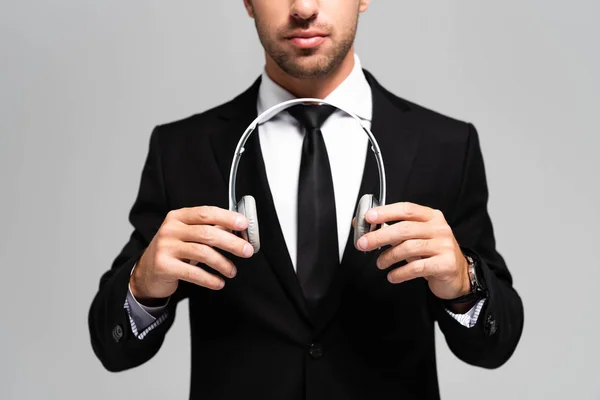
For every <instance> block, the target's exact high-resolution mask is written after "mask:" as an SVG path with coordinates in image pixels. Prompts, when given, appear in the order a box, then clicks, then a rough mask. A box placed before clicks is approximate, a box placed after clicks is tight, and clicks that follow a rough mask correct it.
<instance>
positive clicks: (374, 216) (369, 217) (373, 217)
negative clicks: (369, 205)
mask: <svg viewBox="0 0 600 400" xmlns="http://www.w3.org/2000/svg"><path fill="white" fill-rule="evenodd" d="M377 215H378V213H377V210H369V211H367V214H366V215H365V218H366V219H367V221H368V222H372V221H375V220H376V219H377Z"/></svg>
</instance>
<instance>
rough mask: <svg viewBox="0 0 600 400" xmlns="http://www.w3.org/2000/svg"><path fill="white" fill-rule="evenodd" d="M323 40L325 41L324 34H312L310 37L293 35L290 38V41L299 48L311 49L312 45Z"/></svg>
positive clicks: (315, 45) (318, 43)
mask: <svg viewBox="0 0 600 400" xmlns="http://www.w3.org/2000/svg"><path fill="white" fill-rule="evenodd" d="M323 41H325V36H313V37H310V38H300V37H295V38H291V39H290V42H292V43H293V44H294V45H295V46H296V47H299V48H301V49H311V48H313V47H317V46H318V45H320V44H321V43H323Z"/></svg>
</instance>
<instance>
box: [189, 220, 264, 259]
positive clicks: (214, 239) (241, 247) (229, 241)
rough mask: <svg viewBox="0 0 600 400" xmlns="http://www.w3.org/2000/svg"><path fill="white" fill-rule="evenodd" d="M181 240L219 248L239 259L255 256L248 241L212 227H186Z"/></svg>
mask: <svg viewBox="0 0 600 400" xmlns="http://www.w3.org/2000/svg"><path fill="white" fill-rule="evenodd" d="M181 240H183V241H184V242H195V243H202V244H205V245H208V246H211V247H217V248H219V249H221V250H225V251H227V252H229V253H231V254H234V255H236V256H238V257H244V258H248V257H251V256H252V255H253V254H254V249H253V247H252V245H250V243H248V242H247V241H246V240H244V239H242V238H240V237H238V236H236V235H234V234H233V233H231V232H228V231H225V230H223V229H219V228H217V227H214V226H211V225H186V226H185V227H184V228H183V233H182V234H181Z"/></svg>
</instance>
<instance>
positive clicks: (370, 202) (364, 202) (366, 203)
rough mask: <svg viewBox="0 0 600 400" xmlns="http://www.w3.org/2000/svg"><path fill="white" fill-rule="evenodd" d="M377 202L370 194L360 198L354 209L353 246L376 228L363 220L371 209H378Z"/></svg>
mask: <svg viewBox="0 0 600 400" xmlns="http://www.w3.org/2000/svg"><path fill="white" fill-rule="evenodd" d="M378 206H379V201H377V199H376V198H375V196H373V195H372V194H365V195H363V196H362V197H361V198H360V201H359V202H358V207H357V208H356V215H355V217H356V221H355V224H356V225H355V228H354V245H355V246H356V242H358V239H360V238H361V237H362V236H363V235H364V234H366V233H369V232H371V231H374V230H375V229H376V228H377V225H376V224H370V223H368V222H367V221H366V220H365V215H366V214H367V211H369V210H370V209H371V208H373V207H378Z"/></svg>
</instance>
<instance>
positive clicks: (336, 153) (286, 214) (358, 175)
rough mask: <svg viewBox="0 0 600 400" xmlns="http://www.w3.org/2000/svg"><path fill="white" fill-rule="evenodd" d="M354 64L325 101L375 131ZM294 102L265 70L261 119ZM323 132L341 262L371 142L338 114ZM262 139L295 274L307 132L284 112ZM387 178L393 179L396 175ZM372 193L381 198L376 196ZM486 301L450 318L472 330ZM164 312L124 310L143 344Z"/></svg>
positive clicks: (131, 305)
mask: <svg viewBox="0 0 600 400" xmlns="http://www.w3.org/2000/svg"><path fill="white" fill-rule="evenodd" d="M354 62H355V64H354V68H353V70H352V72H351V73H350V75H349V76H348V77H347V78H346V79H345V80H344V81H343V82H342V83H341V84H340V85H339V86H338V87H337V88H336V89H335V90H334V91H333V92H332V93H331V94H330V95H329V96H327V97H326V98H325V100H326V101H328V102H330V103H332V104H334V105H337V106H339V107H341V108H343V109H345V110H348V111H350V112H352V113H354V114H356V115H357V116H358V117H359V118H360V119H361V120H363V122H364V123H365V124H366V125H367V126H368V127H370V124H371V118H372V112H373V100H372V95H371V87H370V85H369V83H368V82H367V79H366V77H365V75H364V73H363V70H362V66H361V63H360V59H359V58H358V56H357V55H355V56H354ZM294 98H295V96H294V95H292V94H291V93H289V92H288V91H287V90H285V89H284V88H282V87H281V86H279V85H278V84H277V83H275V82H274V81H273V80H272V79H271V78H270V77H269V76H268V75H267V73H266V71H263V73H262V79H261V84H260V88H259V92H258V99H257V111H258V114H260V113H262V112H263V111H265V110H267V109H268V108H270V107H272V106H274V105H276V104H279V103H281V102H284V101H287V100H291V99H294ZM321 131H322V132H323V140H324V141H325V146H326V148H327V154H328V157H329V163H330V167H331V174H332V179H333V189H334V195H335V207H336V219H337V229H338V250H339V257H340V260H341V259H342V254H343V252H344V248H345V245H346V240H347V238H348V235H349V234H350V229H351V226H352V218H353V217H354V212H355V210H354V205H355V201H356V199H357V197H358V196H359V195H363V194H365V193H359V189H360V184H361V180H362V175H363V170H364V164H365V157H366V155H367V146H368V143H369V140H368V137H367V135H366V133H365V132H364V130H363V129H362V128H361V127H360V126H359V125H358V124H357V123H356V121H355V120H354V119H353V118H352V117H350V116H348V115H347V114H345V113H344V112H342V111H339V110H338V111H336V112H334V113H333V114H332V115H331V116H330V117H329V118H328V119H327V121H325V123H324V124H323V126H322V127H321ZM258 135H259V142H260V147H261V151H262V155H263V159H264V163H265V170H266V174H267V179H268V182H269V187H270V189H271V193H272V196H273V202H274V205H275V210H276V212H277V217H278V219H279V223H280V226H281V230H282V232H283V237H284V239H285V243H286V246H287V250H288V252H289V255H290V259H291V260H292V263H293V266H294V270H295V269H296V261H297V260H296V258H297V200H298V177H299V174H300V159H301V156H302V141H303V139H304V129H303V128H302V127H301V126H300V124H299V123H298V121H297V120H296V119H295V118H293V117H292V116H291V115H290V114H289V113H287V112H285V111H284V112H281V113H279V114H277V115H275V116H272V117H271V118H270V119H268V120H267V121H265V122H263V123H262V124H261V125H259V129H258ZM387 173H388V174H393V173H394V171H387ZM372 194H374V195H375V196H377V193H372ZM134 268H135V267H134ZM484 301H485V300H482V301H480V302H478V303H477V304H476V305H475V306H474V307H473V308H472V309H471V310H469V311H468V312H467V313H465V314H454V313H452V312H450V311H448V313H449V314H450V315H452V317H454V318H455V319H456V320H457V321H458V322H459V323H461V324H462V325H463V326H466V327H472V326H474V325H475V323H476V322H477V318H478V316H479V313H480V311H481V308H482V306H483V304H484ZM165 307H166V306H165ZM165 307H152V308H150V307H145V306H143V305H141V304H140V303H138V302H137V301H136V300H135V298H134V297H133V295H132V294H131V291H129V293H128V295H127V300H126V302H125V308H126V309H127V312H128V314H129V317H130V323H131V327H132V330H133V332H134V334H135V336H136V337H138V338H140V339H142V338H143V337H145V336H146V334H147V333H148V332H149V331H150V330H151V329H153V328H154V327H156V326H158V325H159V324H160V323H161V322H162V321H164V319H166V313H165ZM140 330H142V331H141V332H140Z"/></svg>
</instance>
